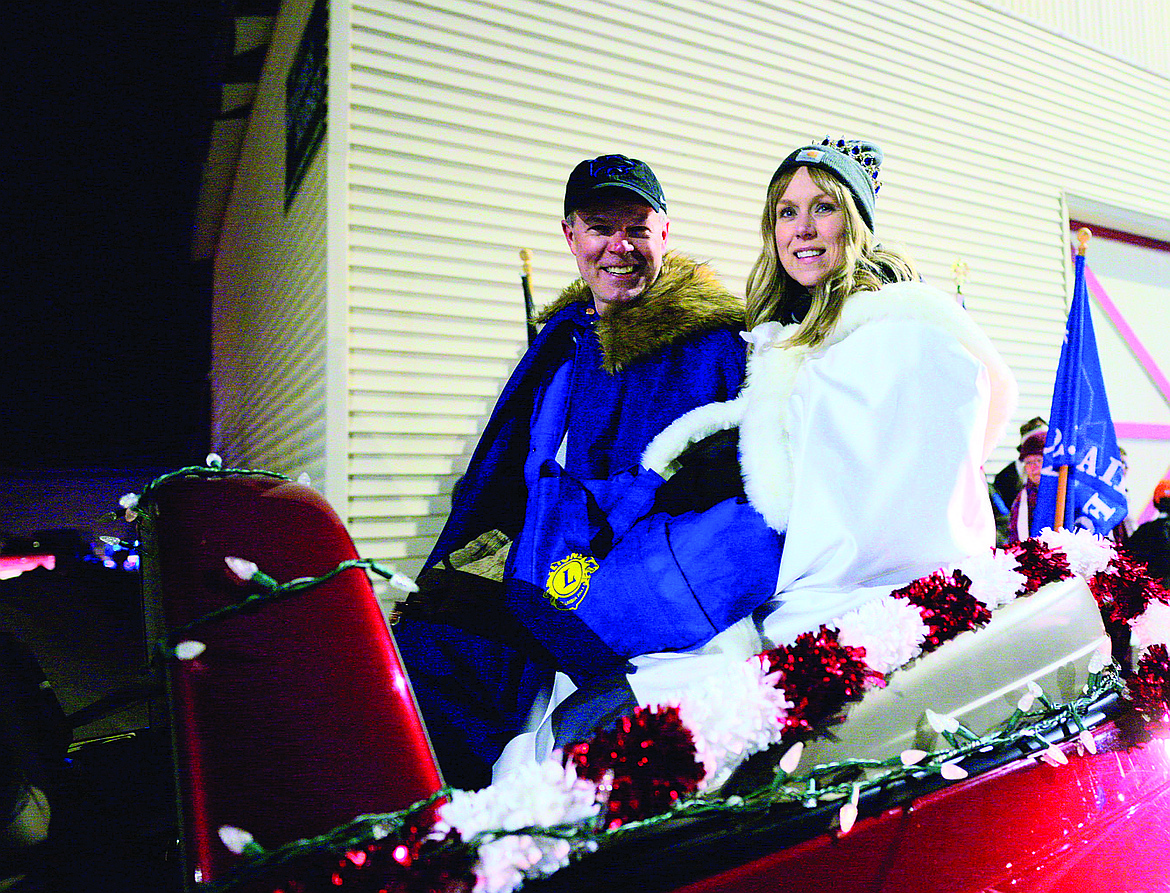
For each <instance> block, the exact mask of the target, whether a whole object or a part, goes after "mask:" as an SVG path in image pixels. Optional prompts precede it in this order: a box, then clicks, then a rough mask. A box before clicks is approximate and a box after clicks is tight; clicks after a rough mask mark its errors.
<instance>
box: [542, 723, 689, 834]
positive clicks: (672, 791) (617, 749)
mask: <svg viewBox="0 0 1170 893" xmlns="http://www.w3.org/2000/svg"><path fill="white" fill-rule="evenodd" d="M565 758H566V759H567V760H568V761H569V762H571V763H572V764H573V765H575V766H576V767H577V771H578V772H579V774H580V775H581V776H582V777H583V778H588V779H589V780H590V781H592V782H594V783H596V784H599V785H600V784H602V783H603V782H605V783H607V784H608V785H609V788H610V789H609V791H608V792H607V797H606V799H607V803H606V808H605V814H604V822H605V827H606V828H611V829H612V828H620V827H621V826H622V825H623V824H625V823H626V822H628V821H630V820H631V819H632V818H644V817H646V816H652V815H658V814H660V813H664V812H667V811H668V810H670V809H671V808H672V807H673V806H674V805H675V804H676V803H678V802H679V801H680V800H682V799H683V798H685V797H689V796H691V795H692V794H694V793H695V792H697V791H698V790H699V786H700V785H701V783H702V781H703V777H704V772H703V765H702V764H701V763H700V762H699V761H698V759H697V758H696V755H695V742H694V738H693V737H692V735H691V732H690V730H689V729H687V727H686V726H685V725H683V723H682V720H681V719H680V718H679V711H678V708H677V707H661V708H657V709H647V708H639V709H637V710H636V711H634V713H633V714H632V715H630V716H624V717H622V718H621V719H620V720H618V721H617V723H616V725H615V726H614V727H613V728H612V729H610V730H608V731H601V732H599V733H598V734H597V735H595V736H594V737H593V738H591V739H590V740H588V741H582V742H580V743H578V744H574V745H572V746H571V747H569V748H568V750H567V751H566V752H565Z"/></svg>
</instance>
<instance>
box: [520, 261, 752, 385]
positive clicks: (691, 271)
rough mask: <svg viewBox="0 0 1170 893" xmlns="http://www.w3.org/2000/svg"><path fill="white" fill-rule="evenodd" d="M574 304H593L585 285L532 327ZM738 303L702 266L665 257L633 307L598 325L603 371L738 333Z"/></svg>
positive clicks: (616, 310)
mask: <svg viewBox="0 0 1170 893" xmlns="http://www.w3.org/2000/svg"><path fill="white" fill-rule="evenodd" d="M578 302H588V303H589V304H590V305H592V303H593V298H592V296H591V295H590V293H589V287H588V286H587V285H586V284H585V280H583V279H578V280H576V281H575V282H573V283H572V284H571V285H569V287H568V288H566V289H565V290H564V291H562V292H561V294H560V296H559V297H558V298H557V299H556V300H555V301H553V302H552V303H551V304H550V305H549V306H548V307H546V308H545V309H544V310H543V311H541V313H540V315H539V316H538V317H537V322H540V323H544V322H547V321H548V320H549V319H550V318H551V317H552V316H553V315H554V314H556V313H558V312H560V311H561V310H563V309H565V308H566V307H568V306H569V305H570V304H574V303H578ZM743 324H744V307H743V301H742V300H741V299H739V298H737V297H735V295H733V294H732V293H731V292H729V291H728V290H727V289H726V288H724V287H723V286H722V285H721V284H720V283H719V280H718V279H716V278H715V274H714V273H713V272H712V271H711V269H710V268H709V267H707V266H706V265H705V264H700V263H698V262H696V261H694V260H691V259H690V258H689V257H686V256H685V255H681V254H676V253H675V252H668V253H667V254H666V255H664V256H663V258H662V271H661V272H660V273H659V274H658V278H657V279H656V280H655V281H654V284H653V285H651V286H650V288H649V289H647V291H646V293H645V294H644V295H643V296H642V297H641V298H640V299H639V300H637V301H635V302H633V303H630V304H621V305H615V306H614V307H613V308H612V309H611V310H610V311H609V312H608V313H607V314H605V316H602V317H600V318H599V319H598V320H597V325H596V331H597V337H598V340H599V341H600V342H601V352H602V356H603V357H604V358H605V370H606V371H607V372H617V371H618V370H619V369H624V368H625V367H627V366H629V365H630V364H632V363H635V362H637V361H638V360H640V359H643V358H644V357H648V356H650V355H652V354H654V353H656V352H657V351H659V350H661V349H662V348H664V347H666V346H667V345H669V344H673V343H675V342H677V341H684V340H686V339H687V338H690V337H693V336H694V335H699V334H702V333H705V332H710V331H714V330H715V329H720V328H735V327H739V328H742V327H743Z"/></svg>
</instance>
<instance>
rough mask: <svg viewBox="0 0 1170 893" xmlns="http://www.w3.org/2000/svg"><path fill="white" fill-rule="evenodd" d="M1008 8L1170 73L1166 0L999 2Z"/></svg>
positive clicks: (1120, 56) (1116, 54) (1079, 39)
mask: <svg viewBox="0 0 1170 893" xmlns="http://www.w3.org/2000/svg"><path fill="white" fill-rule="evenodd" d="M989 5H991V6H998V7H1002V8H1003V9H1005V10H1007V11H1009V12H1011V13H1014V14H1016V15H1018V16H1020V17H1022V18H1025V19H1030V20H1031V21H1033V22H1036V23H1037V24H1040V25H1042V26H1044V27H1046V28H1048V29H1050V30H1052V31H1055V32H1056V33H1057V34H1060V35H1062V36H1066V37H1068V38H1070V39H1071V40H1074V41H1076V42H1078V43H1081V44H1084V45H1086V46H1090V47H1093V48H1095V49H1097V50H1101V51H1103V52H1105V53H1108V54H1109V55H1110V56H1114V57H1116V58H1118V59H1124V60H1125V61H1126V62H1131V63H1133V64H1134V65H1137V66H1139V67H1141V68H1146V69H1148V70H1150V71H1152V72H1155V73H1157V74H1160V75H1170V44H1168V43H1167V40H1166V36H1167V35H1168V34H1170V5H1167V4H1166V3H1165V2H1163V0H1107V2H1104V0H1072V2H1070V0H999V2H992V3H990V4H989Z"/></svg>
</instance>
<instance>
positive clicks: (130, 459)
mask: <svg viewBox="0 0 1170 893" xmlns="http://www.w3.org/2000/svg"><path fill="white" fill-rule="evenodd" d="M6 10H7V11H6V12H5V13H4V14H3V16H2V18H3V20H4V23H5V35H6V40H7V44H8V49H9V52H8V53H6V54H5V55H6V57H7V58H6V60H5V68H6V69H7V74H8V78H9V87H8V88H7V89H5V90H4V93H5V94H6V95H5V100H6V105H7V106H8V109H7V112H6V114H5V119H6V123H7V127H6V128H5V130H6V142H7V144H8V145H7V148H8V153H7V154H8V158H9V161H8V164H7V165H6V167H7V174H6V175H5V176H4V178H3V186H2V188H3V190H4V192H5V193H6V195H5V200H4V202H3V205H4V208H5V214H6V218H7V219H6V221H5V226H4V229H5V232H6V236H7V239H6V241H7V245H8V249H9V253H8V261H7V263H6V267H7V270H6V275H5V276H4V295H3V299H2V301H3V305H2V306H3V311H2V313H3V315H2V317H0V333H2V335H0V337H2V338H3V342H2V343H0V355H2V356H3V357H4V358H5V362H4V364H3V366H4V373H3V379H2V388H3V397H2V399H3V402H4V413H3V414H4V420H5V424H4V425H3V426H0V431H2V432H3V433H2V435H0V468H3V469H8V470H10V471H11V470H22V469H51V468H77V467H92V466H103V467H117V468H133V467H143V466H145V467H149V466H158V465H162V466H168V465H171V466H173V465H176V464H186V463H187V462H189V461H191V460H192V459H201V458H202V456H203V455H204V453H205V452H206V445H207V427H208V384H207V373H208V369H209V365H210V333H209V319H210V301H211V268H210V263H209V262H206V261H203V262H193V261H192V260H191V238H192V226H193V220H194V208H195V202H196V197H197V195H198V189H199V183H200V177H201V165H202V162H203V160H204V158H205V155H206V152H207V145H208V136H209V132H210V126H211V121H212V118H213V116H214V115H215V114H216V112H217V110H218V102H219V92H218V83H219V81H220V78H221V75H222V62H221V61H217V60H222V59H223V58H224V42H225V40H226V38H225V34H226V33H228V28H227V27H226V23H227V22H228V21H229V18H228V9H227V6H226V4H225V3H223V2H186V0H158V2H151V0H144V2H137V3H132V2H104V0H102V2H96V3H92V4H87V3H78V2H51V0H50V2H45V3H35V4H32V3H20V4H14V5H8V6H7V7H6Z"/></svg>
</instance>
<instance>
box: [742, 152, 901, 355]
mask: <svg viewBox="0 0 1170 893" xmlns="http://www.w3.org/2000/svg"><path fill="white" fill-rule="evenodd" d="M798 170H800V168H799V167H797V168H793V169H792V170H789V171H785V172H784V173H783V174H781V175H780V176H779V177H777V178H776V180H775V181H774V182H773V183H772V184H771V185H770V186H769V187H768V196H767V198H766V199H765V202H764V215H763V219H762V220H761V221H760V234H761V236H762V237H763V241H764V247H763V250H762V251H761V252H760V256H759V258H757V259H756V263H755V266H753V267H752V271H751V273H750V274H749V275H748V281H747V326H748V328H749V329H751V328H754V327H755V326H757V325H759V324H760V323H763V322H768V321H769V320H774V319H778V318H780V317H782V316H786V315H787V314H790V313H793V312H795V311H796V310H797V309H798V308H799V307H800V305H801V304H802V303H803V301H802V298H803V296H804V293H805V288H804V286H802V285H800V283H798V282H796V281H795V280H794V279H792V277H790V276H789V275H788V273H786V272H785V270H784V267H783V266H782V265H781V263H780V257H779V255H778V254H777V252H776V206H777V204H778V203H779V201H780V197H781V196H783V195H784V191H785V190H786V189H787V188H788V184H789V183H790V182H791V181H792V178H793V176H795V174H796V172H797V171H798ZM808 172H809V175H810V176H811V177H812V180H813V182H814V183H816V184H817V186H818V187H820V188H821V189H823V190H824V191H825V192H826V193H827V194H828V195H830V196H832V197H833V199H834V201H836V202H837V204H838V206H839V207H840V208H841V209H842V211H844V214H845V244H844V246H843V250H842V252H841V265H840V266H839V267H838V268H837V269H836V270H833V271H832V272H830V273H829V275H828V276H826V277H825V278H824V280H822V281H821V282H820V283H818V284H817V285H816V287H814V288H813V289H812V292H811V298H812V302H811V304H810V306H809V309H808V312H807V313H806V314H805V317H804V321H803V322H802V323H801V324H800V328H799V329H798V330H797V332H796V334H795V335H793V336H792V338H791V339H789V342H788V343H789V344H791V345H808V346H810V347H815V346H816V345H818V344H820V343H821V342H822V341H824V340H825V337H826V336H827V335H828V334H829V332H831V331H832V330H833V326H835V325H836V324H837V320H838V319H839V318H840V317H841V308H842V307H844V306H845V301H846V300H847V299H848V297H849V296H850V295H851V294H853V293H854V292H859V291H877V290H878V289H879V288H881V287H882V286H883V285H886V284H888V283H890V282H904V281H906V280H913V279H917V278H918V272H917V270H915V268H914V264H913V263H912V262H911V261H910V260H909V259H908V258H906V257H903V256H902V255H901V254H898V253H897V252H895V251H891V250H890V249H887V248H882V247H881V246H880V245H878V244H877V242H875V241H874V237H873V233H872V232H870V229H869V227H868V226H866V225H865V221H864V220H862V218H861V214H860V213H859V212H858V210H857V203H856V202H855V201H854V200H853V196H852V195H851V194H850V192H849V190H848V189H847V188H846V187H845V186H844V184H842V183H841V181H840V180H838V179H837V178H836V177H834V176H833V175H832V174H830V173H829V172H828V171H824V170H821V169H820V168H816V167H809V168H808Z"/></svg>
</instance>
